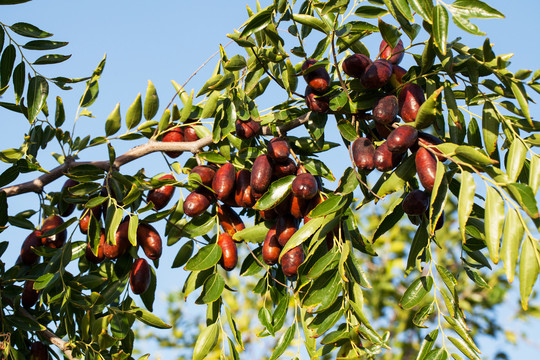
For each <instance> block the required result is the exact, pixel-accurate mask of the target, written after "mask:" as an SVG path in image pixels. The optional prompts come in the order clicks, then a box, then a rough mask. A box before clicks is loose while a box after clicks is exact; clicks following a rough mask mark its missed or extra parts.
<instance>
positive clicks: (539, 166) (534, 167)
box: [529, 155, 540, 195]
mask: <svg viewBox="0 0 540 360" xmlns="http://www.w3.org/2000/svg"><path fill="white" fill-rule="evenodd" d="M539 185H540V155H533V156H532V157H531V168H530V169H529V187H530V188H531V190H532V192H533V194H534V195H536V193H537V192H538V187H539Z"/></svg>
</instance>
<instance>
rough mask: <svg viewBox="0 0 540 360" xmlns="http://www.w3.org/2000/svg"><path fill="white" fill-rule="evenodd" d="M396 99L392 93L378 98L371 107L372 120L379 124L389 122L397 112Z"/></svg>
mask: <svg viewBox="0 0 540 360" xmlns="http://www.w3.org/2000/svg"><path fill="white" fill-rule="evenodd" d="M398 110H399V109H398V99H397V97H395V96H394V95H386V96H384V97H382V98H380V99H379V100H378V101H377V102H376V103H375V107H374V108H373V120H374V121H376V122H378V123H381V124H390V123H392V122H393V121H394V119H395V118H396V116H397V114H398Z"/></svg>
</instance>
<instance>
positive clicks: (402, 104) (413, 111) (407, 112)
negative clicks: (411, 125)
mask: <svg viewBox="0 0 540 360" xmlns="http://www.w3.org/2000/svg"><path fill="white" fill-rule="evenodd" d="M425 101H426V98H425V95H424V90H422V88H421V87H420V85H417V84H413V83H408V84H405V86H403V88H402V89H401V91H400V92H399V96H398V103H399V116H401V118H402V119H403V121H405V122H413V121H415V120H416V115H417V114H418V109H420V106H421V105H422V104H423V103H424V102H425Z"/></svg>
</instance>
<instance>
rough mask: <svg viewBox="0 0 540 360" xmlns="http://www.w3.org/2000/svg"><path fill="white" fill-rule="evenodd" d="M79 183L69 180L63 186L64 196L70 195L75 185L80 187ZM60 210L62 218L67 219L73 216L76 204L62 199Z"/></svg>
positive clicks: (59, 204)
mask: <svg viewBox="0 0 540 360" xmlns="http://www.w3.org/2000/svg"><path fill="white" fill-rule="evenodd" d="M78 184H79V182H78V181H76V180H73V179H67V180H66V182H65V183H64V185H63V186H62V195H63V196H65V195H69V190H68V189H69V188H70V187H73V186H75V185H78ZM58 210H59V211H60V213H59V214H60V216H62V217H66V216H69V215H71V214H73V211H74V210H75V204H71V203H67V202H65V201H64V200H63V199H61V200H60V201H59V203H58Z"/></svg>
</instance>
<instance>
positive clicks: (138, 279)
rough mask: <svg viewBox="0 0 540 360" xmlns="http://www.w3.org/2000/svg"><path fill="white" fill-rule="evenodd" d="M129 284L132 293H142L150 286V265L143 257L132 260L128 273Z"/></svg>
mask: <svg viewBox="0 0 540 360" xmlns="http://www.w3.org/2000/svg"><path fill="white" fill-rule="evenodd" d="M129 285H130V286H131V291H133V293H134V294H137V295H140V294H143V293H144V292H145V291H146V290H148V287H149V286H150V266H149V265H148V262H147V261H146V260H145V259H142V258H139V259H136V260H135V261H134V262H133V265H132V266H131V272H130V273H129Z"/></svg>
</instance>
